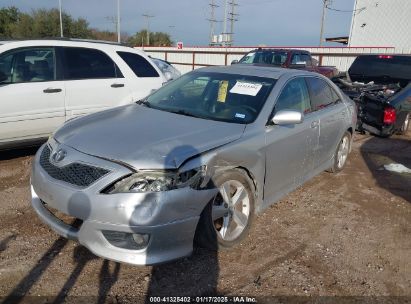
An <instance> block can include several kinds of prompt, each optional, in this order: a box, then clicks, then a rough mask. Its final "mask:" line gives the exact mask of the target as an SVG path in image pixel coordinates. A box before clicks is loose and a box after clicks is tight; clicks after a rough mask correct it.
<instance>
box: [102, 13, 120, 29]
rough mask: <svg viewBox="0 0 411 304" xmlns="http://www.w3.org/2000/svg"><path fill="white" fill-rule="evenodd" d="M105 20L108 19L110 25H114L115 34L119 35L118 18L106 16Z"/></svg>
mask: <svg viewBox="0 0 411 304" xmlns="http://www.w3.org/2000/svg"><path fill="white" fill-rule="evenodd" d="M104 19H106V20H107V21H109V22H110V23H112V24H113V25H114V28H115V33H117V29H118V24H117V18H116V17H113V16H106V17H105V18H104Z"/></svg>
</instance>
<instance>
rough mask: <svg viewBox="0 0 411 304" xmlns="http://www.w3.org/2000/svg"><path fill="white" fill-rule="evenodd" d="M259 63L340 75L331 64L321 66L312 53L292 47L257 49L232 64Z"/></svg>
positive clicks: (332, 75)
mask: <svg viewBox="0 0 411 304" xmlns="http://www.w3.org/2000/svg"><path fill="white" fill-rule="evenodd" d="M235 63H243V64H258V65H270V66H277V67H280V68H290V69H302V70H307V71H311V72H317V73H320V74H322V75H324V76H326V77H328V78H333V77H335V76H337V75H338V70H337V69H336V68H335V67H331V66H319V65H318V61H317V60H315V59H314V58H312V57H311V53H310V52H308V51H303V50H292V49H256V50H253V51H251V52H249V53H248V54H247V55H245V56H244V57H243V58H241V59H240V60H238V61H237V60H234V61H233V62H232V63H231V64H235Z"/></svg>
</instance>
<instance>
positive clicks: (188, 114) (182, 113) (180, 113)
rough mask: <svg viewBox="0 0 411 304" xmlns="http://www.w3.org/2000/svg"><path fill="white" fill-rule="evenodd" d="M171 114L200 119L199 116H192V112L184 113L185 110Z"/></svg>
mask: <svg viewBox="0 0 411 304" xmlns="http://www.w3.org/2000/svg"><path fill="white" fill-rule="evenodd" d="M169 112H170V113H174V114H179V115H184V116H190V117H196V118H199V117H198V116H196V115H194V114H192V113H190V112H187V111H184V110H178V111H169Z"/></svg>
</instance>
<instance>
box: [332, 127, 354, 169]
mask: <svg viewBox="0 0 411 304" xmlns="http://www.w3.org/2000/svg"><path fill="white" fill-rule="evenodd" d="M350 149H351V133H350V132H348V131H346V132H345V133H344V135H343V137H342V138H341V140H340V142H339V144H338V146H337V150H336V151H335V154H334V163H333V166H332V167H331V168H330V172H332V173H338V172H340V171H341V170H342V169H344V166H345V164H346V163H347V158H348V154H349V152H350Z"/></svg>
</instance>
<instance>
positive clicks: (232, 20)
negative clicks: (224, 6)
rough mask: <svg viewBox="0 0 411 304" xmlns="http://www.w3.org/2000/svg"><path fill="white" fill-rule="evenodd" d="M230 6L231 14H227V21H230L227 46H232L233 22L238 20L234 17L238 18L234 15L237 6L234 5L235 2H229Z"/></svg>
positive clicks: (232, 0) (233, 0)
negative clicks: (228, 16)
mask: <svg viewBox="0 0 411 304" xmlns="http://www.w3.org/2000/svg"><path fill="white" fill-rule="evenodd" d="M229 4H230V5H231V12H230V13H229V15H230V18H228V20H230V33H229V34H230V39H229V44H230V45H232V44H233V41H234V39H233V37H234V22H236V21H238V19H237V18H236V16H238V14H236V13H235V8H236V6H238V4H237V3H235V0H231V2H230V3H229Z"/></svg>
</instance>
